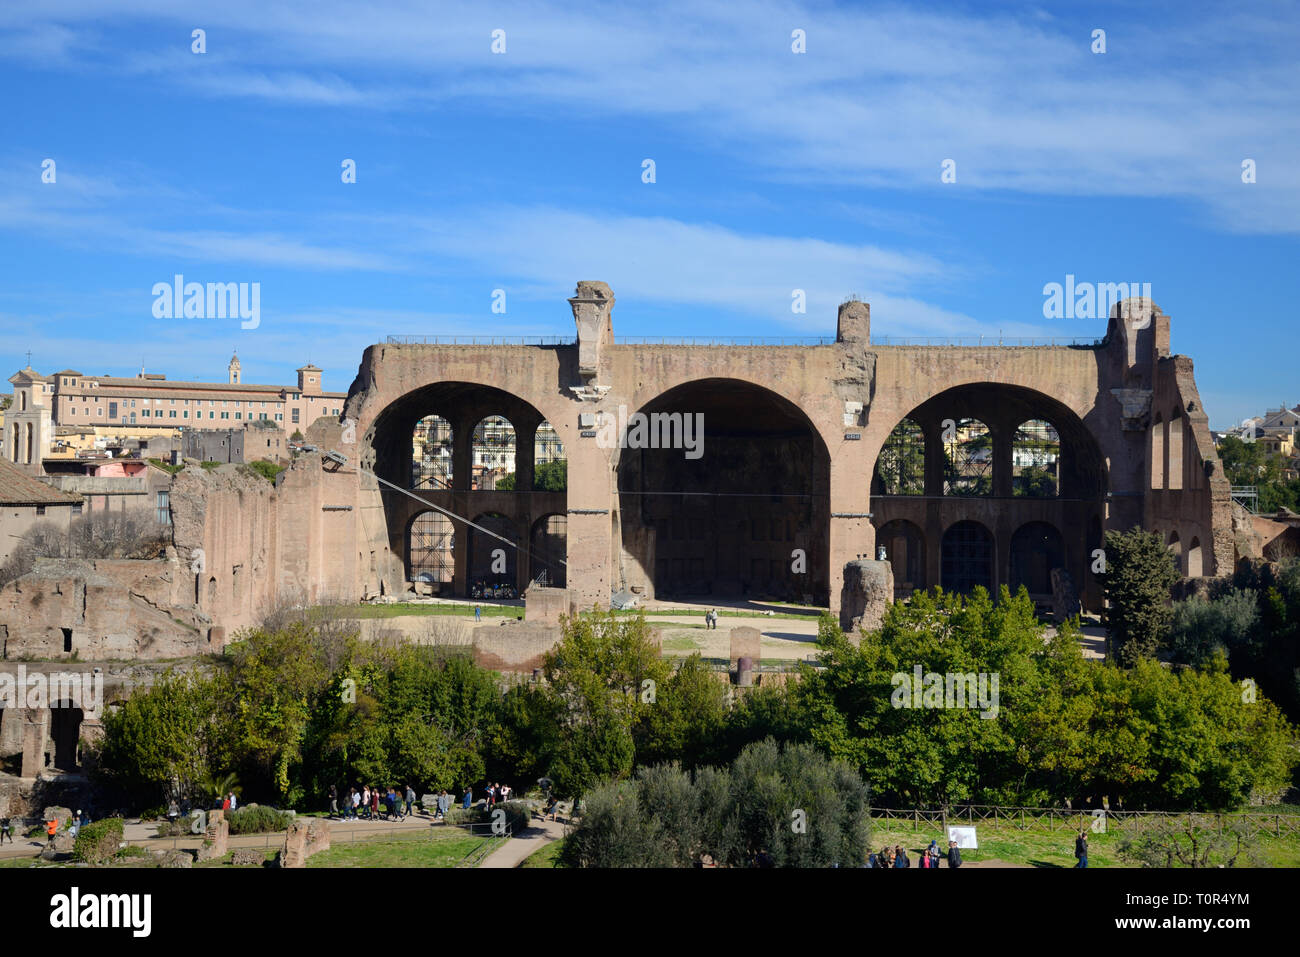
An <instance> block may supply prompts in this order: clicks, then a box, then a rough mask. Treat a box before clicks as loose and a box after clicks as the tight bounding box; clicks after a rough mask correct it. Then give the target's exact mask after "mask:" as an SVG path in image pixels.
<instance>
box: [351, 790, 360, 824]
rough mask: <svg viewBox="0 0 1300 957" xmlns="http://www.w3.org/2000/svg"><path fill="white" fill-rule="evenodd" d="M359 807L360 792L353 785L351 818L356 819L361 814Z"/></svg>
mask: <svg viewBox="0 0 1300 957" xmlns="http://www.w3.org/2000/svg"><path fill="white" fill-rule="evenodd" d="M360 807H361V792H360V791H358V790H357V789H356V787H355V786H354V787H353V788H352V820H354V821H355V820H357V818H359V817H360V816H361V814H360V812H359V809H360Z"/></svg>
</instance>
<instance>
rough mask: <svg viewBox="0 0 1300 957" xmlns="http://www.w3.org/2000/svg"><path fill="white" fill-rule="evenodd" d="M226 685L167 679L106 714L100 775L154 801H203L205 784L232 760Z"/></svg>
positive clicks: (184, 676)
mask: <svg viewBox="0 0 1300 957" xmlns="http://www.w3.org/2000/svg"><path fill="white" fill-rule="evenodd" d="M222 692H223V687H222V683H221V682H219V681H217V680H215V679H213V678H210V677H205V676H203V675H199V674H196V673H195V672H186V673H181V674H177V673H174V672H169V673H167V674H165V675H163V677H162V678H160V679H159V680H158V681H157V682H156V683H155V684H154V685H153V686H152V687H149V688H137V689H136V690H135V691H134V692H132V694H131V697H130V698H128V699H127V700H126V701H125V702H124V703H123V704H122V706H121V708H119V709H117V710H109V711H105V713H104V718H103V722H104V738H103V743H102V745H101V746H100V749H99V754H98V760H97V765H98V771H97V774H99V776H100V777H101V779H102V780H104V781H106V782H107V783H109V784H110V785H115V786H117V787H118V788H120V789H121V790H122V791H124V792H125V793H126V794H128V795H130V797H131V799H132V800H133V801H137V802H146V803H152V802H153V801H162V802H166V801H168V800H172V799H176V800H180V799H182V798H190V799H196V800H197V799H201V798H202V797H203V796H204V795H203V785H204V783H205V782H206V781H208V780H209V779H210V778H211V777H212V776H213V775H214V774H216V773H218V772H219V771H220V770H223V769H224V768H226V767H227V766H228V764H229V762H230V761H231V760H232V756H231V754H230V753H229V751H228V749H227V747H226V744H227V743H228V742H229V740H230V735H229V732H228V728H227V720H228V703H229V702H228V700H227V699H226V697H225V696H224V694H223V693H222Z"/></svg>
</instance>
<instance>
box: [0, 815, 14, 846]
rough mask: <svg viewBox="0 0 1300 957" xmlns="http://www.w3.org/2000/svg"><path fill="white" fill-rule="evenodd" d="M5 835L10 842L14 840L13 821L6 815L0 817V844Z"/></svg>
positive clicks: (3, 840)
mask: <svg viewBox="0 0 1300 957" xmlns="http://www.w3.org/2000/svg"><path fill="white" fill-rule="evenodd" d="M6 837H7V838H9V843H10V844H12V843H13V842H14V828H13V822H12V821H10V820H9V818H7V817H0V844H3V843H4V842H5V838H6Z"/></svg>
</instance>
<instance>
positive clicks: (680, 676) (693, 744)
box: [634, 654, 727, 768]
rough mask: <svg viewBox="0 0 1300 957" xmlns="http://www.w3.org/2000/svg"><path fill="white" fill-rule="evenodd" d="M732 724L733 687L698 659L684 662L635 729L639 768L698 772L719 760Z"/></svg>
mask: <svg viewBox="0 0 1300 957" xmlns="http://www.w3.org/2000/svg"><path fill="white" fill-rule="evenodd" d="M726 723H727V685H726V684H724V683H723V682H721V681H719V680H718V675H717V674H716V673H715V672H714V671H713V669H712V668H710V667H709V666H708V665H706V664H705V663H704V660H703V659H702V658H701V657H700V656H699V655H698V654H694V655H691V656H690V657H689V658H686V659H685V660H683V661H682V662H681V663H680V664H679V665H678V667H677V669H676V670H675V671H673V672H672V674H671V675H670V676H669V678H668V680H667V681H666V682H664V684H663V687H660V688H657V689H656V693H655V700H654V706H653V707H650V708H647V709H646V710H645V711H644V712H643V713H642V714H641V718H640V721H639V722H638V724H637V726H636V728H635V729H634V738H635V741H636V760H637V763H638V764H655V763H660V762H664V761H671V760H674V759H676V760H680V761H681V762H682V764H684V765H685V766H686V767H688V768H690V767H696V766H698V765H700V764H704V763H705V762H707V761H712V760H715V757H716V751H717V748H718V745H719V742H720V739H721V737H722V732H723V729H724V728H725V726H726Z"/></svg>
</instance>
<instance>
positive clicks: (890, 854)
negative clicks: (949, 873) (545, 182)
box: [866, 841, 961, 868]
mask: <svg viewBox="0 0 1300 957" xmlns="http://www.w3.org/2000/svg"><path fill="white" fill-rule="evenodd" d="M943 858H947V860H948V866H949V867H961V849H960V848H959V847H957V842H956V841H949V842H948V852H947V853H946V854H945V853H942V852H941V851H940V850H939V842H938V841H931V842H930V846H929V847H927V848H926V849H925V850H924V851H922V852H921V853H920V854H919V855H917V863H916V866H917V867H923V868H934V867H938V866H939V861H940V860H942V859H943ZM866 866H867V867H895V868H902V867H911V866H912V860H911V858H909V857H908V856H907V851H906V850H904V848H903V845H901V844H895V845H894V846H893V847H889V846H886V847H884V848H882V849H881V850H880V851H879V852H874V851H873V852H872V853H871V854H869V855H868V856H867V864H866Z"/></svg>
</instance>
